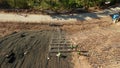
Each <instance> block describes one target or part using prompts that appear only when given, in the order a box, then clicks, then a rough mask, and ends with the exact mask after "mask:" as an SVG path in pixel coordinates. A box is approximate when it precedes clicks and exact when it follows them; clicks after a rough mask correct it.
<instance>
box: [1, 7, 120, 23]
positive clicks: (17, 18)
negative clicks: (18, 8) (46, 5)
mask: <svg viewBox="0 0 120 68" xmlns="http://www.w3.org/2000/svg"><path fill="white" fill-rule="evenodd" d="M113 10H117V11H118V10H120V7H116V8H110V9H106V10H104V11H101V12H95V13H84V14H71V15H38V14H37V15H36V14H27V16H26V14H13V13H0V22H25V23H26V22H27V23H41V22H44V23H45V22H46V23H53V22H67V23H68V22H69V23H73V22H77V21H83V20H90V19H94V18H100V17H106V16H109V14H112V13H114V12H115V11H113Z"/></svg>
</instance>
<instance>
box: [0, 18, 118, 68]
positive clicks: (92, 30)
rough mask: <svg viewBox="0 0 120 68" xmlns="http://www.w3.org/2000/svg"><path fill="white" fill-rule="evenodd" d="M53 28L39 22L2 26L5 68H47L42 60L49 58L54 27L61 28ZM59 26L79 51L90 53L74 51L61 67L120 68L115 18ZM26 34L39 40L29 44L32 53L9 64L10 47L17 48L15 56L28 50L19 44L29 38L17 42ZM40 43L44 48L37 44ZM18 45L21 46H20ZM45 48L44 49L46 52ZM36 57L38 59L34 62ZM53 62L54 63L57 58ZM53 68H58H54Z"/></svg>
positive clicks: (0, 63)
mask: <svg viewBox="0 0 120 68" xmlns="http://www.w3.org/2000/svg"><path fill="white" fill-rule="evenodd" d="M52 25H53V26H51V25H50V24H38V23H10V22H6V23H0V36H1V40H0V57H2V58H0V60H1V61H0V66H1V68H8V67H7V66H10V67H16V66H18V67H19V66H20V65H22V66H21V67H19V68H23V67H25V68H34V67H36V68H45V66H46V65H45V63H46V61H45V58H43V59H42V60H41V57H45V55H46V54H45V53H46V52H47V48H48V46H46V45H49V44H48V42H49V41H48V40H47V39H49V37H50V34H51V32H50V31H51V30H52V28H53V27H54V26H58V25H56V24H52ZM59 26H60V28H61V30H63V31H65V32H66V33H67V37H69V38H71V39H72V40H73V41H74V42H75V45H78V48H77V49H79V50H80V51H87V55H84V54H81V55H78V54H77V52H72V53H71V57H70V58H68V59H71V60H68V59H65V60H64V59H61V60H62V62H63V64H61V65H60V68H120V25H119V24H112V21H111V18H109V17H105V18H100V19H92V20H88V21H79V22H76V23H74V24H61V25H59ZM26 31H28V32H26ZM36 31H40V32H36ZM16 32H18V33H19V35H17V34H18V33H16ZM23 32H25V33H27V34H28V35H29V36H28V37H27V39H29V38H30V36H32V35H35V37H36V38H34V39H29V41H27V44H32V45H30V46H27V48H28V49H29V48H31V50H30V54H29V53H28V55H27V56H26V55H25V57H24V58H23V57H22V58H20V56H19V55H17V58H16V59H17V61H15V62H14V64H9V63H7V61H8V60H7V59H5V58H4V57H3V56H4V55H5V53H7V52H9V51H7V50H6V49H7V48H9V49H10V50H11V49H13V51H14V52H15V54H16V53H17V54H19V52H21V51H19V48H21V49H23V51H25V49H24V48H23V46H25V44H24V45H19V42H20V43H23V42H25V41H23V40H25V38H24V37H23V38H19V39H16V38H17V37H19V36H20V34H22V33H23ZM11 33H12V34H11ZM14 33H15V34H14ZM9 34H11V35H9ZM12 36H14V37H12ZM15 37H16V38H15ZM11 39H12V40H11ZM27 39H26V40H27ZM7 40H9V41H7ZM10 40H11V41H10ZM18 40H19V41H18ZM35 40H36V41H37V40H39V42H37V43H36V45H34V44H35V42H34V41H35ZM17 41H18V42H17ZM31 41H33V42H34V43H32V42H31ZM7 42H9V43H7ZM16 42H17V43H16ZM42 42H43V43H42ZM39 43H40V44H43V45H37V44H39ZM10 45H11V47H10ZM15 45H17V47H16V46H15ZM33 45H34V46H33ZM41 48H44V50H43V49H41ZM41 52H42V53H41ZM43 52H44V53H43ZM22 53H23V52H22ZM34 58H36V59H35V60H34ZM37 58H38V59H37ZM52 59H53V60H54V59H57V58H52ZM22 62H23V63H22ZM31 62H32V63H31ZM62 62H61V63H62ZM66 62H69V63H68V67H65V66H67V65H66V64H65V63H66ZM6 65H7V66H6ZM51 65H56V66H58V65H59V64H57V63H56V62H54V63H53V64H52V63H51ZM41 66H42V67H41ZM48 66H49V64H48ZM49 68H57V67H55V66H54V67H52V66H51V67H49Z"/></svg>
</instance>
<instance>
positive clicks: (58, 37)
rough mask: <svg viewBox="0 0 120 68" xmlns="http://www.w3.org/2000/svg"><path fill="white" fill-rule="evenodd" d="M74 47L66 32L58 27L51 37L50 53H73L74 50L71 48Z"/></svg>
mask: <svg viewBox="0 0 120 68" xmlns="http://www.w3.org/2000/svg"><path fill="white" fill-rule="evenodd" d="M72 45H73V44H72V42H71V40H70V39H68V38H66V37H65V32H63V31H61V30H60V28H57V27H56V28H55V31H54V32H53V34H52V37H51V41H50V45H49V53H58V52H60V53H66V52H71V51H73V49H72V48H71V46H72Z"/></svg>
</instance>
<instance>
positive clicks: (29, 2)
mask: <svg viewBox="0 0 120 68" xmlns="http://www.w3.org/2000/svg"><path fill="white" fill-rule="evenodd" d="M106 1H110V2H111V3H110V5H113V4H116V3H118V2H120V1H119V0H0V6H1V7H0V8H17V9H37V10H44V9H49V10H53V11H63V10H73V9H76V8H85V9H88V8H89V7H99V8H100V7H101V6H104V2H106Z"/></svg>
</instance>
